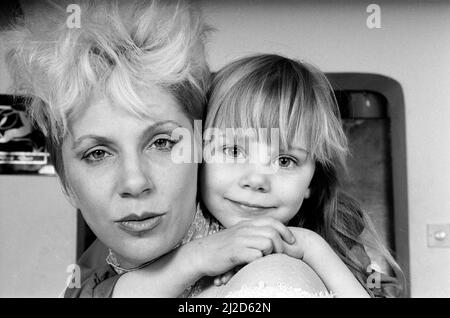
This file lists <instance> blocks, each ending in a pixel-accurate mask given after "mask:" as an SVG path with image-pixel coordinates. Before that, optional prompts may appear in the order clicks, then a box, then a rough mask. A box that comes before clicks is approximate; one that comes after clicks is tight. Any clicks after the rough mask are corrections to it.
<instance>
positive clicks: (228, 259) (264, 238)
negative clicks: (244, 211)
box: [183, 217, 298, 281]
mask: <svg viewBox="0 0 450 318" xmlns="http://www.w3.org/2000/svg"><path fill="white" fill-rule="evenodd" d="M294 243H295V237H294V235H293V234H292V232H291V231H290V230H289V228H288V227H286V226H285V225H284V224H282V223H281V222H279V221H277V220H275V219H273V218H266V217H264V218H254V219H251V220H245V221H241V222H239V223H237V224H236V225H234V226H233V227H230V228H227V229H225V230H222V231H220V232H218V233H214V234H212V235H209V236H207V237H204V238H202V239H198V240H194V241H192V242H189V243H187V244H185V245H184V246H183V248H184V250H185V252H188V257H189V259H190V261H189V263H190V264H193V265H194V267H195V268H196V269H197V271H198V274H199V275H200V277H201V276H217V275H222V274H224V273H226V272H228V271H230V270H232V269H234V268H235V267H236V266H238V265H245V264H248V263H251V262H252V261H254V260H256V259H258V258H260V257H263V256H264V255H268V254H272V253H285V252H286V251H289V252H290V254H293V253H294V254H295V253H296V252H295V251H293V250H295V249H292V248H288V247H289V246H290V245H292V244H294ZM297 254H298V253H297ZM290 256H293V257H298V256H297V255H290ZM231 277H232V274H231V273H227V275H225V279H224V280H225V281H227V279H228V280H229V278H231Z"/></svg>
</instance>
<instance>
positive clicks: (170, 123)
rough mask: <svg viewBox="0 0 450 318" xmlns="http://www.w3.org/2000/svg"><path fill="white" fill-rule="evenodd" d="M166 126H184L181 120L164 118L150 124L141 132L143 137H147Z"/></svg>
mask: <svg viewBox="0 0 450 318" xmlns="http://www.w3.org/2000/svg"><path fill="white" fill-rule="evenodd" d="M164 126H170V128H174V129H175V128H178V127H183V126H182V125H181V124H180V123H179V122H177V121H175V120H170V119H169V120H162V121H158V122H156V123H154V124H152V125H150V126H148V127H147V128H146V129H145V130H144V131H143V132H142V134H141V137H145V136H148V135H150V134H152V133H154V132H155V131H157V130H159V129H160V128H161V127H164Z"/></svg>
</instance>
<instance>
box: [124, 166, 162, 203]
mask: <svg viewBox="0 0 450 318" xmlns="http://www.w3.org/2000/svg"><path fill="white" fill-rule="evenodd" d="M148 169H149V168H148V167H147V166H146V164H145V163H144V162H142V161H141V160H140V159H139V158H135V159H133V160H128V162H126V164H123V165H122V173H121V180H120V185H119V194H120V196H121V197H123V198H126V197H140V196H142V195H144V194H148V193H150V192H151V191H152V190H153V189H154V184H153V183H152V180H151V178H150V173H149V171H148Z"/></svg>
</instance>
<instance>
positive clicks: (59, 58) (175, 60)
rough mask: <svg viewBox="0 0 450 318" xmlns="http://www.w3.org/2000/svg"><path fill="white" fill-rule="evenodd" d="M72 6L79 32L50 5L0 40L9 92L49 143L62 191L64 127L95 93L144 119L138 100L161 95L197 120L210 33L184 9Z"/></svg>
mask: <svg viewBox="0 0 450 318" xmlns="http://www.w3.org/2000/svg"><path fill="white" fill-rule="evenodd" d="M70 2H71V3H72V4H76V5H78V6H79V8H80V12H81V19H80V28H77V27H75V28H70V27H69V26H68V23H67V19H68V17H69V13H67V12H66V7H67V6H66V5H64V4H61V3H58V4H55V3H53V2H51V1H48V2H45V4H42V3H41V4H40V5H38V6H35V7H34V8H33V10H32V11H31V12H27V14H26V15H25V16H24V17H19V18H18V19H17V21H16V22H15V23H14V25H13V26H12V27H11V28H10V29H9V30H7V31H4V32H2V34H0V39H1V41H2V42H4V43H5V44H6V45H7V47H8V48H9V50H8V53H7V64H8V66H9V69H10V72H11V74H12V76H13V79H14V89H15V92H16V93H20V94H23V95H26V96H29V97H30V105H29V111H30V114H31V117H32V119H33V120H34V121H35V123H36V124H37V126H38V127H39V128H40V129H41V130H42V131H43V132H44V134H45V135H46V136H47V141H48V147H49V148H50V149H49V151H50V152H51V154H52V159H53V161H54V164H55V167H56V170H57V172H58V174H59V175H60V177H62V178H61V179H62V180H63V183H64V178H63V169H62V162H61V161H62V160H61V154H60V148H61V147H60V146H61V143H62V140H63V138H64V136H65V134H66V133H67V129H68V123H69V122H70V119H71V118H72V116H73V115H74V114H76V113H77V112H79V111H81V110H83V108H84V107H86V105H88V102H89V99H90V98H92V94H93V93H94V90H95V94H102V96H104V97H106V98H108V99H110V100H113V101H114V102H115V103H117V104H119V105H121V106H123V107H125V108H126V109H128V110H129V111H130V112H132V113H135V114H137V115H141V116H142V115H145V114H146V106H145V105H146V104H145V103H144V102H143V101H142V100H141V98H140V95H139V92H142V91H145V90H147V89H150V88H151V87H154V86H157V87H161V88H164V89H166V90H167V91H168V92H170V93H171V94H172V95H173V96H174V97H175V98H176V99H177V100H178V101H179V102H180V104H181V105H182V106H183V107H184V110H185V112H186V113H187V114H188V115H189V116H190V118H193V119H200V118H202V117H203V113H204V107H205V95H206V92H205V90H206V88H207V87H206V86H207V82H208V77H209V69H208V66H207V64H206V59H205V55H204V41H205V37H206V34H207V32H208V31H209V28H208V27H207V26H206V25H205V24H204V22H203V20H202V18H201V14H200V12H199V11H198V10H197V9H195V8H193V7H191V6H189V5H187V4H186V3H184V2H180V1H177V2H172V1H169V2H168V1H164V3H162V2H158V1H156V0H154V1H123V2H119V1H102V0H101V1H94V0H91V1H87V0H86V1H78V2H77V1H72V0H71V1H70ZM67 5H68V3H67Z"/></svg>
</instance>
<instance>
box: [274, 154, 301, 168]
mask: <svg viewBox="0 0 450 318" xmlns="http://www.w3.org/2000/svg"><path fill="white" fill-rule="evenodd" d="M275 164H276V165H278V166H279V167H281V168H292V167H294V166H295V165H297V162H296V160H294V159H293V158H290V157H286V156H282V157H279V158H278V159H276V160H275Z"/></svg>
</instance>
